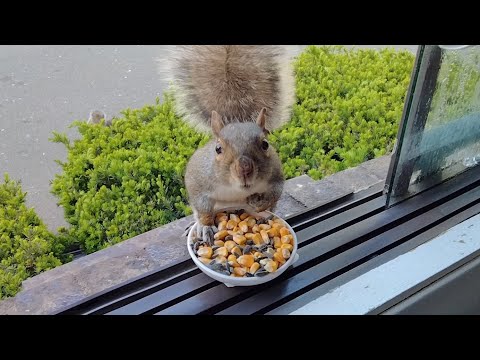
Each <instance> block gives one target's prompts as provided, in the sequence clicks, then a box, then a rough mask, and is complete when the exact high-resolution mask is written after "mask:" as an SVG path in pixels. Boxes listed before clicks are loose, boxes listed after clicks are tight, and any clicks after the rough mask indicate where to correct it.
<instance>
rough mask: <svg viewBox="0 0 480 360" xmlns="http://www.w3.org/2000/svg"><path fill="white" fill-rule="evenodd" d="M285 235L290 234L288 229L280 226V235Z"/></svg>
mask: <svg viewBox="0 0 480 360" xmlns="http://www.w3.org/2000/svg"><path fill="white" fill-rule="evenodd" d="M285 235H290V230H288V229H287V228H286V227H282V228H281V229H280V236H285Z"/></svg>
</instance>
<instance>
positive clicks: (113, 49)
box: [0, 45, 417, 231]
mask: <svg viewBox="0 0 480 360" xmlns="http://www.w3.org/2000/svg"><path fill="white" fill-rule="evenodd" d="M359 47H375V48H378V47H382V46H376V45H373V46H359ZM394 47H397V48H406V49H409V50H411V51H413V52H415V51H416V48H417V46H415V45H401V46H394ZM167 48H168V46H164V45H158V46H143V45H135V46H133V45H121V46H113V45H106V46H88V45H62V46H60V45H57V46H51V45H34V46H26V45H21V46H20V45H18V46H14V45H0V175H1V176H2V180H1V181H3V173H4V172H8V173H9V174H10V176H11V177H12V178H14V179H19V180H21V182H22V186H23V190H24V191H27V193H28V194H27V204H28V206H33V207H34V208H35V210H36V211H37V213H38V214H39V215H40V217H41V218H42V219H43V220H44V221H45V223H46V224H47V225H48V227H49V228H50V229H51V230H53V231H54V230H56V229H57V227H58V226H62V225H66V222H65V221H64V219H63V209H62V208H60V207H58V206H57V204H56V198H55V197H54V196H53V195H52V194H51V193H50V181H51V180H52V179H53V178H54V175H55V174H56V173H58V172H59V171H60V167H59V166H58V165H57V164H56V163H55V162H54V160H55V159H59V160H62V161H64V160H65V159H66V151H65V148H64V146H63V145H61V144H54V143H52V142H50V141H49V140H48V138H49V137H51V135H52V131H53V130H56V131H59V132H66V133H67V134H69V135H70V136H75V132H74V130H73V129H68V125H70V123H71V122H72V121H73V120H82V119H83V120H86V119H87V117H88V114H89V112H90V111H91V110H93V109H100V110H103V111H105V112H106V113H107V116H113V115H118V114H119V111H120V110H123V109H125V108H128V107H130V108H138V107H142V106H143V105H146V104H152V103H154V102H155V98H156V97H157V96H158V97H160V98H161V96H162V93H163V90H165V88H166V86H167V84H166V83H165V81H162V79H161V78H160V77H159V76H158V75H157V73H156V66H157V64H156V59H157V58H160V59H161V58H162V57H165V56H166V54H167ZM302 48H303V46H302V45H298V46H297V45H294V46H291V47H290V51H291V53H292V55H295V54H296V53H298V51H300V50H301V49H302Z"/></svg>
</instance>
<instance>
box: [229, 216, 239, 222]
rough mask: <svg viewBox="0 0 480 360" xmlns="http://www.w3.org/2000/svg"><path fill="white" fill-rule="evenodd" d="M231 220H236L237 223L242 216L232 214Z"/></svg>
mask: <svg viewBox="0 0 480 360" xmlns="http://www.w3.org/2000/svg"><path fill="white" fill-rule="evenodd" d="M230 220H233V221H235V224H238V223H239V222H240V218H239V217H238V215H237V214H230Z"/></svg>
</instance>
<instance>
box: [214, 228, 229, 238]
mask: <svg viewBox="0 0 480 360" xmlns="http://www.w3.org/2000/svg"><path fill="white" fill-rule="evenodd" d="M227 235H228V232H227V230H221V231H219V232H217V233H216V234H215V235H213V238H214V239H215V240H223V239H225V236H227Z"/></svg>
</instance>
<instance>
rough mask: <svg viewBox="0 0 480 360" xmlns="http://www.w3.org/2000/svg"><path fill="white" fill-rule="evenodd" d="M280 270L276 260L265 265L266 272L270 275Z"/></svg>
mask: <svg viewBox="0 0 480 360" xmlns="http://www.w3.org/2000/svg"><path fill="white" fill-rule="evenodd" d="M277 269H278V263H277V262H276V261H274V260H269V261H268V262H267V263H266V264H265V270H267V271H268V272H269V273H272V272H275V271H277Z"/></svg>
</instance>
